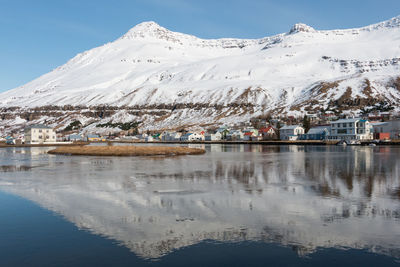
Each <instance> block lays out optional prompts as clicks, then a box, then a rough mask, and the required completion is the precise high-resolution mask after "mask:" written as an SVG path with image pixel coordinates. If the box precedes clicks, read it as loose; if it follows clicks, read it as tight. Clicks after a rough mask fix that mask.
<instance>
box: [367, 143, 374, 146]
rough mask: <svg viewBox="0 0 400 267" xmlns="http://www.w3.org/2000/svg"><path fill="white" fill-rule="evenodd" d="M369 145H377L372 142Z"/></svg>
mask: <svg viewBox="0 0 400 267" xmlns="http://www.w3.org/2000/svg"><path fill="white" fill-rule="evenodd" d="M368 146H376V144H374V143H370V144H369V145H368Z"/></svg>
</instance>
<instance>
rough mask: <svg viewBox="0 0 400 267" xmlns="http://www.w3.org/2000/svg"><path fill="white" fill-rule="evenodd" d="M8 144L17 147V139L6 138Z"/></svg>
mask: <svg viewBox="0 0 400 267" xmlns="http://www.w3.org/2000/svg"><path fill="white" fill-rule="evenodd" d="M6 144H7V145H15V139H14V138H13V137H11V136H7V137H6Z"/></svg>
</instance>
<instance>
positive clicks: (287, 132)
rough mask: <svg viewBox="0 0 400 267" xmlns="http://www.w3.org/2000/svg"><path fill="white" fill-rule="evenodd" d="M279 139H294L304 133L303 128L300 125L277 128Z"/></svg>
mask: <svg viewBox="0 0 400 267" xmlns="http://www.w3.org/2000/svg"><path fill="white" fill-rule="evenodd" d="M279 134H280V138H281V140H289V141H295V140H297V139H298V138H299V135H302V134H304V128H303V127H301V126H300V125H287V126H283V127H282V128H280V129H279Z"/></svg>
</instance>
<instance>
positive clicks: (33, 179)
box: [0, 145, 400, 258]
mask: <svg viewBox="0 0 400 267" xmlns="http://www.w3.org/2000/svg"><path fill="white" fill-rule="evenodd" d="M206 149H207V150H208V153H207V154H205V155H200V156H187V157H175V158H112V157H110V158H99V157H66V156H52V155H51V156H50V155H46V154H45V150H43V149H42V148H41V149H39V150H36V151H35V149H33V148H32V149H30V150H27V151H26V152H24V153H16V151H14V150H0V156H1V160H0V165H2V166H22V165H21V164H20V162H24V166H39V167H36V168H29V169H27V170H25V171H24V172H23V175H21V172H13V171H11V172H1V170H0V187H1V189H2V190H5V191H9V192H13V193H14V194H17V195H20V196H23V197H25V198H28V199H30V200H32V201H34V202H36V203H38V204H40V205H41V206H43V207H45V208H47V209H49V210H52V211H55V212H57V213H59V214H62V215H63V216H64V217H65V218H66V219H67V220H69V221H71V222H73V223H75V224H76V225H77V226H78V227H80V228H82V229H86V230H89V231H91V232H93V233H95V234H98V235H102V236H105V237H108V238H112V239H115V240H118V241H119V242H121V244H123V245H124V246H126V247H128V248H130V249H131V250H132V251H133V252H134V253H136V254H137V255H140V256H142V257H145V258H158V257H161V256H162V255H165V254H167V253H170V252H171V251H173V250H175V249H179V248H182V247H186V246H189V245H192V244H196V243H198V242H200V241H202V240H207V239H211V240H216V241H229V242H232V241H234V242H235V241H243V240H258V241H264V242H278V243H280V244H283V245H287V246H291V247H293V248H294V249H295V250H296V251H297V252H298V253H299V254H300V255H307V254H310V253H312V252H314V251H315V250H316V249H318V248H330V247H341V248H356V249H368V250H370V251H372V252H375V253H380V254H386V255H390V256H393V257H399V258H400V238H399V237H400V205H399V204H400V202H399V200H400V193H399V192H400V190H399V189H400V184H399V182H400V179H399V170H400V165H399V159H398V155H399V152H400V150H399V148H396V147H374V148H371V147H347V148H342V147H310V146H308V147H298V146H276V147H272V146H259V145H257V146H254V145H253V146H250V145H236V146H229V145H212V146H206ZM23 150H24V149H22V151H23ZM29 151H30V152H29ZM18 164H19V165H18Z"/></svg>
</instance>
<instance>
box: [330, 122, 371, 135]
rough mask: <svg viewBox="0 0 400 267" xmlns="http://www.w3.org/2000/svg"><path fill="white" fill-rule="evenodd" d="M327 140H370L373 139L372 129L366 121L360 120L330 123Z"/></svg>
mask: <svg viewBox="0 0 400 267" xmlns="http://www.w3.org/2000/svg"><path fill="white" fill-rule="evenodd" d="M328 139H330V140H370V139H373V127H372V125H371V123H370V122H369V121H368V120H365V119H361V118H352V119H341V120H337V121H332V122H331V132H330V134H329V136H328Z"/></svg>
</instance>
